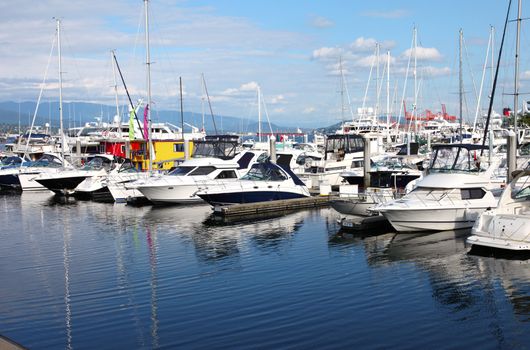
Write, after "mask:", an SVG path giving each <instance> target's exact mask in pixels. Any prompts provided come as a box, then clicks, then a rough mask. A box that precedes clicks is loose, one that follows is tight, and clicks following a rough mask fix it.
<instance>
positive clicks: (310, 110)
mask: <svg viewBox="0 0 530 350" xmlns="http://www.w3.org/2000/svg"><path fill="white" fill-rule="evenodd" d="M315 111H316V108H315V107H312V106H309V107H306V108H304V110H303V111H302V113H303V114H311V113H313V112H315Z"/></svg>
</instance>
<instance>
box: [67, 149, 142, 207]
mask: <svg viewBox="0 0 530 350" xmlns="http://www.w3.org/2000/svg"><path fill="white" fill-rule="evenodd" d="M138 174H139V172H138V171H137V170H136V168H135V167H134V164H133V163H132V161H131V160H130V159H127V158H122V159H117V160H116V161H114V162H113V164H112V166H111V167H110V170H109V172H101V173H99V174H97V175H94V176H91V177H87V178H86V179H84V180H83V181H82V182H81V183H80V184H79V185H77V187H76V188H75V190H74V195H75V196H76V197H78V198H84V199H93V200H97V201H105V202H114V200H115V199H114V197H113V196H112V193H111V191H110V189H109V187H108V185H109V183H111V182H114V183H118V182H122V183H124V182H129V181H134V180H138V178H139V175H138Z"/></svg>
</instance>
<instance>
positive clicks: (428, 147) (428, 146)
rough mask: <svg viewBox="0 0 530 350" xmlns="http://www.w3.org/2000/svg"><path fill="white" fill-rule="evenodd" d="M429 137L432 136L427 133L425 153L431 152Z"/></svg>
mask: <svg viewBox="0 0 530 350" xmlns="http://www.w3.org/2000/svg"><path fill="white" fill-rule="evenodd" d="M431 136H432V135H431V133H430V132H428V133H427V151H429V152H430V151H431Z"/></svg>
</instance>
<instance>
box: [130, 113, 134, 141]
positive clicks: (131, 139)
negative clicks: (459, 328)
mask: <svg viewBox="0 0 530 350" xmlns="http://www.w3.org/2000/svg"><path fill="white" fill-rule="evenodd" d="M129 140H130V141H133V140H134V110H132V111H131V112H130V113H129Z"/></svg>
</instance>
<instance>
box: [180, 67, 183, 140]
mask: <svg viewBox="0 0 530 350" xmlns="http://www.w3.org/2000/svg"><path fill="white" fill-rule="evenodd" d="M179 82H180V123H181V124H182V142H184V108H183V107H182V77H179Z"/></svg>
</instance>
